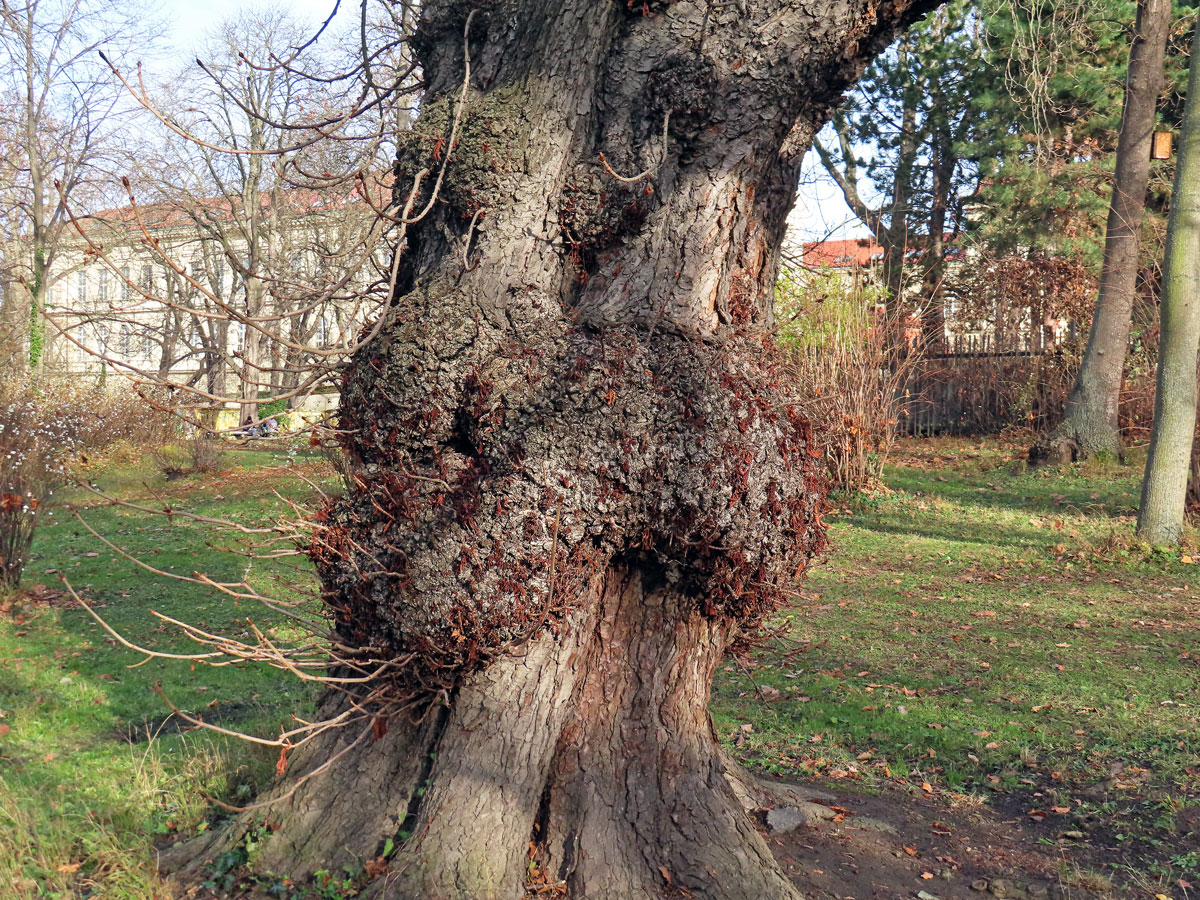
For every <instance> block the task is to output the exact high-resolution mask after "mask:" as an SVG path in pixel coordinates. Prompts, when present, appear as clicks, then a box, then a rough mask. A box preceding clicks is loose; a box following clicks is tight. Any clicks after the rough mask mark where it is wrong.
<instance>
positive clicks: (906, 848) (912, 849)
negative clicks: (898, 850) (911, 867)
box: [903, 844, 917, 856]
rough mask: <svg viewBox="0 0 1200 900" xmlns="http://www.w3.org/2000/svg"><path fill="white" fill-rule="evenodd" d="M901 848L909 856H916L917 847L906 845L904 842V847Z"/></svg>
mask: <svg viewBox="0 0 1200 900" xmlns="http://www.w3.org/2000/svg"><path fill="white" fill-rule="evenodd" d="M903 849H904V852H905V853H907V854H908V855H909V856H916V855H917V848H916V847H910V846H908V845H907V844H905V845H904V847H903Z"/></svg>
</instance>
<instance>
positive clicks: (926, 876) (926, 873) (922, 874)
mask: <svg viewBox="0 0 1200 900" xmlns="http://www.w3.org/2000/svg"><path fill="white" fill-rule="evenodd" d="M921 877H922V878H923V879H925V880H926V881H928V880H929V879H930V878H932V877H933V873H932V872H922V873H921Z"/></svg>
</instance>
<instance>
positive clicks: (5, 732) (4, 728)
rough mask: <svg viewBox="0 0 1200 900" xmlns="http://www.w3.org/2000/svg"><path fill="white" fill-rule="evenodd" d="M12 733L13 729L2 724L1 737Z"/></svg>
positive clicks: (0, 727)
mask: <svg viewBox="0 0 1200 900" xmlns="http://www.w3.org/2000/svg"><path fill="white" fill-rule="evenodd" d="M10 731H12V729H11V728H9V727H8V726H7V725H5V724H3V723H0V737H4V736H5V735H6V734H8V733H9V732H10Z"/></svg>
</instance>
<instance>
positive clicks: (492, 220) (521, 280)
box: [168, 0, 933, 900]
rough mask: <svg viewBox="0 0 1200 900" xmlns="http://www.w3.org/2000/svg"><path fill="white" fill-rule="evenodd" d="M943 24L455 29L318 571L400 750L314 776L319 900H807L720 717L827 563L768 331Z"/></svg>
mask: <svg viewBox="0 0 1200 900" xmlns="http://www.w3.org/2000/svg"><path fill="white" fill-rule="evenodd" d="M932 5H933V4H932V3H921V4H916V3H908V2H904V0H899V2H890V3H885V4H876V3H874V2H868V0H825V2H822V3H812V2H807V3H799V2H762V3H754V4H749V5H745V4H738V3H727V4H720V5H719V4H716V3H712V4H705V3H696V2H689V0H680V2H673V3H668V2H647V3H644V4H643V3H640V2H639V3H633V4H625V3H596V2H594V0H563V2H553V3H550V2H535V0H508V2H501V0H496V2H491V3H486V4H485V3H477V4H468V3H460V2H441V3H435V2H430V3H427V4H426V5H425V7H424V11H423V18H422V22H421V26H420V29H419V32H418V40H417V48H418V51H419V53H420V55H421V57H422V64H423V66H424V71H425V73H426V76H427V79H428V92H427V94H426V97H425V100H424V102H423V104H422V113H421V116H420V119H419V120H418V122H417V123H416V125H415V127H414V129H413V131H412V132H410V133H408V134H406V135H404V136H402V139H401V141H400V154H399V159H398V162H397V173H398V175H399V179H398V183H399V184H400V185H402V186H403V188H402V190H407V186H408V185H410V184H411V183H412V177H413V176H414V175H415V174H416V173H418V172H420V171H422V170H429V171H430V172H431V173H436V172H437V171H438V170H439V168H440V166H441V165H442V164H443V163H444V162H445V157H444V154H445V153H447V152H449V153H450V154H451V155H450V159H449V162H448V164H447V166H448V168H447V171H446V177H445V179H444V181H443V182H442V188H441V193H440V195H439V197H438V200H437V202H436V203H435V204H434V206H433V211H432V212H431V213H430V215H429V216H428V217H427V218H426V219H425V220H422V222H421V223H420V224H418V225H417V226H415V227H414V228H413V229H412V231H411V232H410V240H409V248H408V251H407V253H406V254H405V256H404V257H403V258H402V271H401V276H400V280H399V284H398V286H397V290H396V292H395V295H394V297H393V300H392V305H391V309H390V311H389V313H388V320H387V322H386V323H385V327H384V328H383V329H382V331H381V334H380V337H379V339H378V340H377V341H375V342H373V343H372V344H371V345H370V346H368V347H366V348H364V349H363V350H362V351H361V352H360V353H359V354H358V355H357V357H356V358H355V360H354V361H353V364H352V366H351V368H350V370H349V372H348V374H347V377H346V382H345V384H344V387H343V392H342V406H341V410H340V416H341V422H340V424H341V426H342V427H343V429H345V432H346V437H345V441H344V443H345V446H346V450H347V452H348V454H349V455H350V458H351V461H352V464H353V468H354V473H355V475H356V478H357V480H358V484H359V487H358V488H357V489H356V490H355V491H353V492H351V493H350V494H348V495H347V496H346V497H344V498H342V499H341V500H339V501H337V502H336V503H334V504H332V505H331V506H329V507H327V508H326V509H324V510H323V511H322V512H321V514H320V515H319V517H318V518H319V527H318V529H317V531H316V535H315V537H314V541H313V546H312V551H311V552H312V557H313V559H314V561H315V563H316V565H317V569H318V572H319V573H320V575H321V579H322V582H323V586H324V596H325V600H326V602H327V604H328V607H329V612H330V616H331V618H332V620H333V622H334V624H335V627H336V631H337V635H338V638H339V639H340V641H341V642H342V643H343V644H345V645H348V646H351V647H354V648H358V652H359V653H360V654H362V655H363V656H371V657H375V658H379V657H384V658H393V659H397V660H403V661H404V664H403V665H402V666H399V665H398V668H397V671H396V673H395V682H394V685H393V687H392V689H391V690H392V694H391V696H392V698H393V699H392V700H391V701H390V705H389V702H388V701H385V702H384V703H382V704H381V705H380V706H379V708H377V709H374V710H373V711H372V714H373V715H374V717H375V723H376V724H375V726H374V728H373V730H372V731H371V733H370V736H369V737H366V736H365V735H364V733H361V732H355V731H353V730H352V729H346V730H342V731H336V732H331V733H329V734H327V735H325V736H324V737H323V739H321V740H319V741H314V742H311V743H309V744H307V745H305V746H304V747H303V748H301V749H300V751H298V753H297V754H296V755H295V756H294V758H293V759H292V760H291V762H290V764H289V765H290V778H285V779H284V780H283V781H282V783H281V784H280V785H279V786H278V787H277V788H276V789H275V796H276V797H277V798H279V802H277V803H276V804H274V805H273V806H272V807H270V808H269V810H268V811H267V813H266V818H267V822H268V824H269V825H270V826H271V827H272V828H273V829H275V831H274V834H273V836H272V837H271V838H269V839H268V840H267V841H266V842H265V843H264V844H263V846H262V849H261V854H260V855H259V857H258V860H257V865H259V866H261V867H262V868H264V869H272V870H274V871H276V872H281V873H286V874H289V875H291V876H292V877H294V878H297V879H299V878H302V877H304V876H305V875H306V873H310V872H311V871H313V869H315V868H324V867H334V866H337V865H340V864H341V863H343V862H345V861H347V860H349V859H355V858H358V859H363V860H371V859H373V858H375V857H376V856H377V855H378V854H380V852H381V850H382V848H383V847H384V845H385V841H386V840H387V839H389V838H391V839H393V840H394V841H395V843H396V845H397V848H396V851H395V853H394V855H392V857H391V858H390V859H389V860H388V861H387V863H388V865H387V871H386V873H379V872H378V870H376V871H375V874H376V876H377V877H376V878H375V880H374V882H373V883H372V884H371V885H369V886H368V888H367V892H368V895H371V896H377V897H414V898H416V897H420V898H434V900H436V898H489V897H496V898H501V897H502V898H514V897H519V896H521V895H522V894H523V893H524V892H525V891H526V888H527V883H528V882H529V880H530V879H531V878H536V879H539V880H541V881H543V882H546V883H549V884H561V885H562V886H563V889H564V890H565V891H566V893H567V895H568V896H571V897H576V898H584V897H593V898H599V897H621V898H642V897H645V898H650V897H663V896H679V895H684V894H685V892H686V895H688V896H694V897H708V898H742V897H745V898H750V897H753V898H761V897H772V898H776V897H778V898H788V897H794V896H796V894H795V891H794V889H793V888H792V887H791V885H790V884H789V883H788V882H787V880H786V879H785V878H784V876H783V875H782V874H781V873H780V871H779V870H778V868H777V867H776V865H775V863H774V861H773V860H772V859H771V856H770V853H769V852H768V850H767V847H766V846H765V844H764V843H763V841H762V840H761V838H760V837H759V836H758V834H757V833H756V831H755V829H754V827H753V823H752V822H751V820H750V819H748V818H747V817H746V815H745V814H744V812H743V811H742V809H741V806H740V805H739V803H738V799H737V796H736V795H735V793H734V791H733V789H732V788H731V786H730V783H729V780H728V779H727V777H726V776H727V774H728V773H727V767H726V765H725V763H724V761H723V760H722V758H721V755H720V753H719V752H718V750H717V745H716V740H715V736H714V735H713V733H712V728H711V724H710V722H709V718H708V714H707V711H706V707H707V700H708V690H709V684H710V681H711V678H712V674H713V670H714V668H715V666H716V665H717V662H718V660H719V659H720V658H721V655H722V654H723V653H724V651H725V649H726V648H727V646H728V645H729V643H730V642H731V641H733V640H735V639H738V638H739V637H741V636H745V635H747V634H749V633H752V632H753V631H754V629H755V627H756V626H757V624H758V623H759V622H760V621H761V619H762V617H763V616H764V615H766V614H768V613H770V612H771V611H772V610H774V609H776V608H777V607H778V605H779V604H780V603H781V602H782V601H783V599H784V597H785V595H786V593H787V591H788V589H789V588H790V586H791V584H792V583H793V581H794V580H795V579H796V578H797V577H798V576H799V575H800V574H801V573H802V572H803V570H804V568H805V567H806V565H807V562H808V560H809V559H810V558H811V556H812V554H813V553H814V552H816V550H817V549H818V548H819V546H820V545H821V542H822V539H823V527H822V524H821V504H822V500H823V486H822V482H821V475H820V472H819V466H818V459H817V457H818V455H819V452H818V451H817V450H816V449H815V445H814V443H813V442H812V440H811V429H810V426H809V425H808V423H807V422H805V421H804V420H803V419H802V418H801V417H800V416H799V415H798V413H797V412H796V410H795V408H794V407H793V406H792V404H791V402H790V399H789V390H790V389H791V388H790V386H789V385H788V384H787V381H786V377H785V375H786V373H783V372H780V371H779V367H778V361H777V360H776V358H775V356H774V353H773V351H772V349H771V345H772V341H771V335H770V329H771V327H772V325H773V318H772V311H771V306H770V301H771V287H772V285H773V282H774V278H775V275H776V268H777V262H778V253H779V245H780V242H781V239H782V234H783V229H784V219H785V217H786V214H787V211H788V209H789V207H790V205H791V201H792V197H793V191H794V185H795V183H796V175H797V169H798V165H799V162H800V159H801V156H802V154H803V152H804V150H805V149H807V147H808V145H809V143H810V141H811V138H812V135H813V133H814V131H815V129H816V128H817V127H818V126H819V125H820V123H821V122H823V121H824V120H825V118H826V117H827V116H828V114H829V111H830V109H831V108H832V106H833V104H834V103H836V101H837V100H838V98H839V96H840V94H841V92H842V90H844V88H845V87H846V86H847V85H848V84H849V83H850V82H851V81H852V80H853V79H854V78H855V77H857V75H858V74H859V73H860V72H861V68H862V66H863V64H864V61H865V60H866V59H867V58H868V57H869V56H870V55H872V54H874V53H877V52H879V50H881V49H882V48H883V47H884V46H885V45H886V44H887V42H888V41H889V40H890V39H891V37H892V35H893V34H894V32H895V31H896V30H897V29H898V28H900V27H903V26H904V25H906V24H907V23H908V22H910V21H911V20H912V19H913V18H914V17H915V16H916V15H917V14H919V13H920V12H921V11H922V10H923V9H925V8H929V7H930V6H932ZM472 9H475V10H476V13H475V15H474V16H472V17H471V18H468V16H469V14H470V13H471V10H472ZM464 28H468V30H469V34H470V41H469V48H470V53H471V69H470V70H471V78H470V94H469V99H468V102H467V108H466V115H465V117H464V118H463V120H462V124H461V127H460V129H459V132H458V139H457V141H456V142H451V141H449V140H447V135H448V134H449V133H450V132H451V130H452V122H453V121H454V119H455V116H456V113H457V112H458V108H457V101H456V98H457V96H458V93H459V89H460V84H461V81H462V79H463V46H462V34H463V33H464ZM664 123H665V126H664ZM639 173H644V174H639ZM618 175H620V176H621V177H617V176H618ZM435 177H436V176H434V175H430V176H429V178H427V179H425V180H424V181H423V184H425V185H428V184H429V183H431V182H433V181H434V180H435ZM427 199H428V194H427V193H425V194H422V195H421V196H420V197H419V198H418V202H417V203H416V204H415V206H414V208H416V209H420V208H421V207H422V206H423V204H424V202H425V201H426V200H427ZM347 702H349V701H348V699H347V695H344V694H332V695H330V697H328V698H327V700H326V708H327V711H331V712H332V711H338V710H340V709H344V708H345V705H346V703H347ZM402 704H403V705H405V711H403V712H402V711H400V706H401V705H402ZM356 741H357V743H355V742H356ZM338 753H342V754H343V755H342V756H341V757H339V758H338V760H337V764H336V765H334V766H330V767H329V768H328V769H325V770H323V771H321V772H320V774H318V775H317V776H315V777H313V778H310V779H308V780H306V781H303V782H302V783H298V782H297V781H295V780H293V779H296V778H299V777H301V776H302V775H303V774H304V773H306V772H310V771H312V770H314V768H316V767H317V766H320V765H321V764H322V762H323V761H327V760H329V759H330V758H332V757H333V756H334V755H336V754H338ZM258 815H261V814H258ZM253 818H254V814H251V815H247V816H244V817H242V818H241V819H239V820H238V821H236V822H234V823H232V824H231V825H230V826H229V828H228V829H226V830H225V831H224V832H223V833H221V834H218V835H216V836H215V838H213V839H211V841H210V842H209V843H207V844H205V845H203V846H198V847H197V846H191V847H183V848H181V849H180V850H178V851H176V852H174V853H173V854H171V856H170V858H169V860H168V865H169V866H170V867H175V866H178V865H180V863H181V861H182V863H183V864H184V865H185V866H191V868H192V870H195V869H196V867H202V866H203V863H204V860H205V858H207V857H209V856H211V855H212V853H214V852H215V850H216V849H217V848H218V847H220V846H222V845H224V843H225V842H229V841H236V840H237V838H238V835H239V833H240V831H239V829H241V828H244V827H245V826H246V824H247V823H248V822H249V821H251V820H252V819H253ZM185 871H186V869H185Z"/></svg>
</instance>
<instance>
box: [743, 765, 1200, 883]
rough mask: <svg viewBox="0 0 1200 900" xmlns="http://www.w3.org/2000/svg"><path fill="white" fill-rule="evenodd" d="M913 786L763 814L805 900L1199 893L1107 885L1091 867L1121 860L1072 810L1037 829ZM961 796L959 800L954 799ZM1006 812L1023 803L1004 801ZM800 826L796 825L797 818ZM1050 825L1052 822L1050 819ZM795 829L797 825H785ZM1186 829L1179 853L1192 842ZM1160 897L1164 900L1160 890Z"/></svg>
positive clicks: (837, 796) (821, 797)
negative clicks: (913, 791)
mask: <svg viewBox="0 0 1200 900" xmlns="http://www.w3.org/2000/svg"><path fill="white" fill-rule="evenodd" d="M911 787H912V786H902V785H889V786H888V787H887V788H886V789H885V790H884V791H883V792H882V793H874V794H868V793H864V792H855V791H850V790H846V789H845V788H843V787H842V786H841V785H840V784H829V783H820V784H817V783H809V784H804V785H798V786H795V788H794V790H795V791H796V793H797V794H799V795H800V796H802V797H806V798H808V799H809V800H810V801H812V804H811V805H805V804H801V806H802V809H800V810H798V811H796V812H793V811H792V810H791V809H790V808H787V807H782V806H781V807H777V808H776V809H775V810H772V811H769V812H767V813H765V814H763V819H764V823H763V824H764V826H765V827H766V831H767V841H768V843H769V844H770V845H771V847H772V849H773V850H774V852H775V855H776V858H777V859H778V860H779V861H780V862H781V863H782V864H783V866H784V867H785V869H786V871H787V872H788V873H789V875H790V876H791V877H792V879H793V880H794V881H795V883H796V884H797V885H798V886H799V887H800V889H801V890H802V891H803V892H804V894H805V896H806V897H807V898H808V900H828V898H836V900H851V898H853V900H867V898H887V900H892V898H896V900H899V898H908V900H912V898H918V900H931V898H937V900H985V898H1012V900H1037V898H1042V897H1045V898H1052V900H1088V898H1118V897H1146V898H1154V897H1155V896H1156V895H1157V896H1159V897H1165V896H1169V897H1170V898H1171V900H1188V898H1189V896H1192V897H1194V896H1197V895H1200V891H1198V890H1196V889H1193V890H1192V891H1191V892H1190V894H1189V890H1188V887H1190V886H1188V885H1186V882H1184V883H1183V884H1184V886H1181V885H1179V884H1174V885H1170V886H1169V887H1168V886H1165V885H1162V884H1160V883H1157V882H1156V881H1155V880H1153V879H1150V878H1148V877H1147V878H1145V880H1144V884H1142V885H1138V884H1136V881H1137V880H1138V879H1137V874H1136V873H1131V876H1132V877H1133V879H1134V881H1135V883H1134V884H1126V885H1121V886H1114V885H1113V884H1112V882H1111V881H1110V880H1109V879H1107V878H1106V877H1105V876H1103V875H1102V874H1099V870H1100V869H1102V868H1103V866H1104V865H1105V863H1109V862H1114V861H1119V860H1120V850H1119V848H1108V847H1105V846H1104V844H1105V843H1106V837H1111V836H1106V835H1105V834H1104V833H1103V830H1102V829H1101V830H1096V831H1088V830H1083V829H1088V828H1094V823H1090V822H1085V823H1080V822H1079V821H1078V819H1077V818H1076V817H1073V816H1072V815H1071V814H1070V813H1063V814H1057V815H1052V816H1049V817H1048V818H1047V819H1046V820H1045V821H1043V822H1040V823H1039V822H1036V821H1035V820H1033V819H1031V818H1030V817H1029V816H1028V815H1025V814H1022V813H1019V812H1017V811H1016V810H1015V808H1014V811H1013V812H1012V813H1011V815H1007V816H1006V815H1005V813H1004V812H1003V811H1002V810H1000V809H996V808H994V807H991V806H988V805H984V804H981V803H974V804H972V803H971V802H969V801H968V800H966V799H963V800H958V801H956V800H953V799H951V796H950V795H947V796H946V798H945V799H943V798H942V797H940V796H939V797H930V796H926V795H925V794H924V793H923V792H922V791H920V790H917V791H916V792H915V793H910V792H909V790H910V789H911ZM960 796H961V795H960ZM1010 802H1011V803H1012V804H1013V805H1014V807H1015V806H1017V805H1021V802H1022V801H1021V800H1019V799H1018V798H1012V800H1011V801H1010ZM799 819H805V820H806V821H804V823H803V824H799V825H796V822H797V820H799ZM1052 819H1053V821H1052ZM792 826H795V827H792ZM1196 839H1197V833H1196V831H1195V830H1194V829H1191V830H1189V831H1188V833H1187V834H1181V836H1180V846H1181V847H1182V846H1184V845H1191V846H1195V845H1196ZM1163 890H1168V891H1169V893H1168V894H1162V893H1160V892H1161V891H1163Z"/></svg>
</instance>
